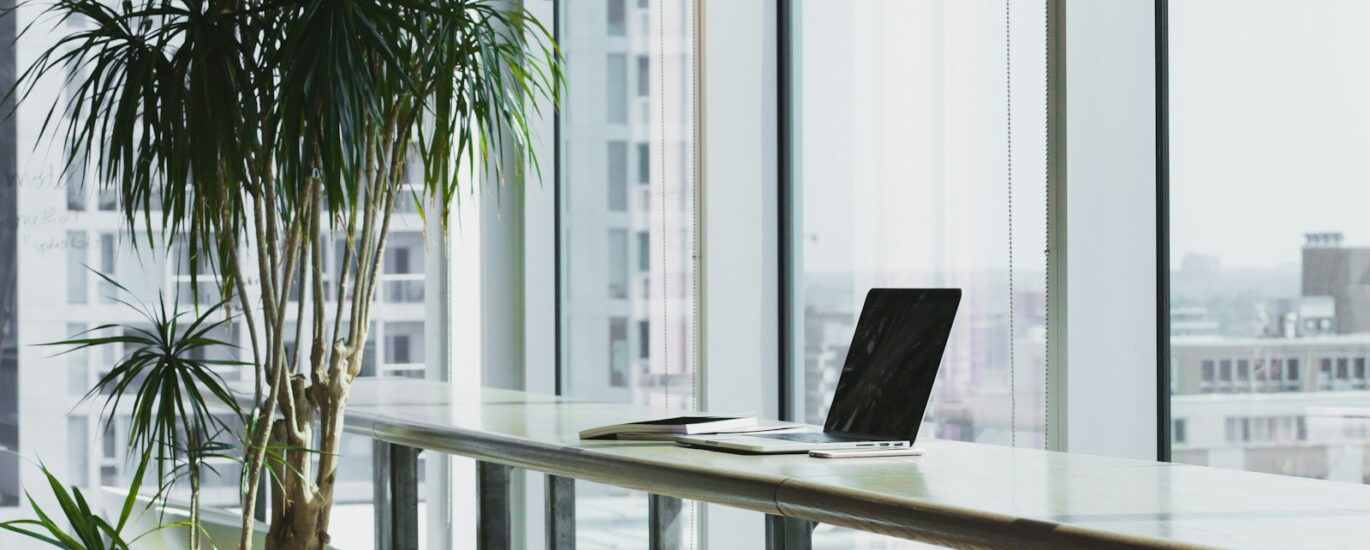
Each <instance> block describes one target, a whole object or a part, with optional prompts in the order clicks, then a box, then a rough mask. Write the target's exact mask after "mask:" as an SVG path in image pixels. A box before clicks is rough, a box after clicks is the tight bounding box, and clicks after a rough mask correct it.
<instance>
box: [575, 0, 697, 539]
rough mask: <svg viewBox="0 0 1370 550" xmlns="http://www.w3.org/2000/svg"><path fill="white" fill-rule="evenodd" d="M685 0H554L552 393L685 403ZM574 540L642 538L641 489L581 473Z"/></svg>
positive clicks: (688, 388)
mask: <svg viewBox="0 0 1370 550" xmlns="http://www.w3.org/2000/svg"><path fill="white" fill-rule="evenodd" d="M693 9H694V4H693V2H692V1H690V0H646V1H640V0H634V1H632V2H625V1H623V0H561V2H560V4H559V9H558V12H559V14H560V18H561V19H560V20H559V21H558V22H557V23H558V27H559V36H560V45H561V48H562V52H563V53H564V55H565V58H566V65H565V69H566V81H567V89H566V92H565V97H564V98H563V103H562V105H561V110H560V116H561V120H560V124H559V129H560V134H559V135H558V137H557V144H558V145H557V148H558V150H557V155H558V162H559V166H560V181H559V182H558V185H559V186H560V199H559V200H560V204H559V206H558V208H560V210H561V227H560V228H559V229H558V231H559V232H560V234H561V246H562V249H561V258H562V260H561V265H562V272H561V273H560V283H559V284H560V288H561V300H562V303H561V305H562V307H561V312H562V318H561V319H560V320H559V322H560V325H561V350H560V356H561V367H560V368H561V377H560V378H561V381H562V382H561V384H562V386H561V391H562V393H563V394H565V395H572V396H576V397H585V398H593V399H599V400H605V401H612V402H621V403H633V404H639V405H651V406H656V407H669V408H673V409H688V408H691V407H693V406H694V390H695V386H694V363H695V353H694V350H693V345H694V344H693V341H694V340H693V338H692V335H693V334H694V322H695V318H694V303H695V290H694V289H695V286H694V283H693V281H694V279H695V264H694V260H693V258H692V255H693V243H694V219H695V214H694V212H695V202H694V191H695V186H694V167H693V164H692V163H693V160H692V158H693V157H692V155H691V154H690V151H691V149H692V146H693V143H692V139H693V125H692V124H693V123H692V121H693V119H694V116H693V111H694V107H693V99H692V98H693V95H692V86H693V71H692V60H693V54H692V50H693V34H692V33H693V28H692V25H693V17H692V13H693V11H692V10H693ZM578 486H579V487H578V488H577V500H578V504H577V508H578V512H577V517H578V521H579V527H578V528H577V533H578V536H579V538H580V544H581V545H590V546H592V547H606V548H608V547H646V545H647V528H646V521H647V508H646V503H647V496H646V495H645V494H642V493H637V492H631V491H627V490H623V489H617V488H612V487H605V486H599V485H594V484H590V483H584V482H581V483H579V484H578Z"/></svg>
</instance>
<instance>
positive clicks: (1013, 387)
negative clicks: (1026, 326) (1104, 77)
mask: <svg viewBox="0 0 1370 550" xmlns="http://www.w3.org/2000/svg"><path fill="white" fill-rule="evenodd" d="M1004 88H1005V92H1006V93H1005V94H1004V96H1005V106H1004V111H1005V118H1006V122H1007V126H1008V128H1007V132H1006V135H1007V136H1008V139H1006V140H1005V141H1006V145H1007V157H1008V162H1007V165H1008V178H1007V179H1008V393H1009V444H1010V445H1012V446H1014V447H1017V446H1018V388H1017V379H1016V378H1017V369H1016V366H1017V365H1016V364H1015V363H1016V357H1015V355H1017V354H1016V353H1014V351H1015V346H1016V345H1017V342H1016V341H1015V340H1016V338H1015V334H1014V329H1015V326H1014V325H1015V324H1016V323H1017V321H1018V319H1017V317H1016V315H1015V313H1016V312H1015V308H1014V302H1015V301H1017V300H1016V299H1015V297H1014V287H1013V1H1012V0H1004Z"/></svg>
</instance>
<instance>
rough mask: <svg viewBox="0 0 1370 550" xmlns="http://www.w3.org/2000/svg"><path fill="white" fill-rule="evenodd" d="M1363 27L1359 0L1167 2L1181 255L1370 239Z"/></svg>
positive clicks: (1369, 11) (1364, 13) (1175, 221)
mask: <svg viewBox="0 0 1370 550" xmlns="http://www.w3.org/2000/svg"><path fill="white" fill-rule="evenodd" d="M1367 28H1370V2H1366V1H1363V0H1340V1H1329V0H1315V1H1309V0H1304V1H1299V2H1289V1H1273V0H1184V1H1181V2H1171V3H1170V70H1171V88H1170V101H1171V104H1170V108H1171V110H1170V127H1171V134H1170V135H1171V143H1170V155H1171V157H1170V158H1171V214H1170V215H1171V250H1172V252H1173V261H1178V260H1179V259H1180V258H1182V257H1183V256H1184V255H1185V254H1189V253H1200V254H1208V255H1212V256H1216V257H1218V258H1219V259H1220V260H1221V261H1222V264H1223V266H1225V267H1274V266H1276V265H1278V264H1281V263H1287V262H1297V261H1298V258H1299V248H1300V246H1301V245H1302V242H1303V234H1304V233H1306V232H1310V231H1342V232H1345V233H1346V236H1347V241H1348V244H1352V245H1365V246H1370V106H1368V105H1367V101H1370V32H1367V30H1366V29H1367ZM1173 265H1175V266H1177V267H1178V265H1179V264H1178V263H1176V264H1173Z"/></svg>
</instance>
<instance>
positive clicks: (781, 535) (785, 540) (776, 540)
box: [766, 514, 818, 550]
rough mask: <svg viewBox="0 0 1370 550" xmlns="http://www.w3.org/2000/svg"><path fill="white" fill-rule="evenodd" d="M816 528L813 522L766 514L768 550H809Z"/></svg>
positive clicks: (816, 525) (811, 546)
mask: <svg viewBox="0 0 1370 550" xmlns="http://www.w3.org/2000/svg"><path fill="white" fill-rule="evenodd" d="M815 527H818V524H817V523H814V522H812V521H807V520H802V519H794V518H787V517H784V516H773V515H770V514H766V550H809V549H810V548H813V530H814V528H815Z"/></svg>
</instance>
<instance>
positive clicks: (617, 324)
mask: <svg viewBox="0 0 1370 550" xmlns="http://www.w3.org/2000/svg"><path fill="white" fill-rule="evenodd" d="M609 385H610V386H614V387H617V388H622V387H624V386H627V385H628V320H627V319H624V318H621V317H615V318H613V319H610V320H609Z"/></svg>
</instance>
